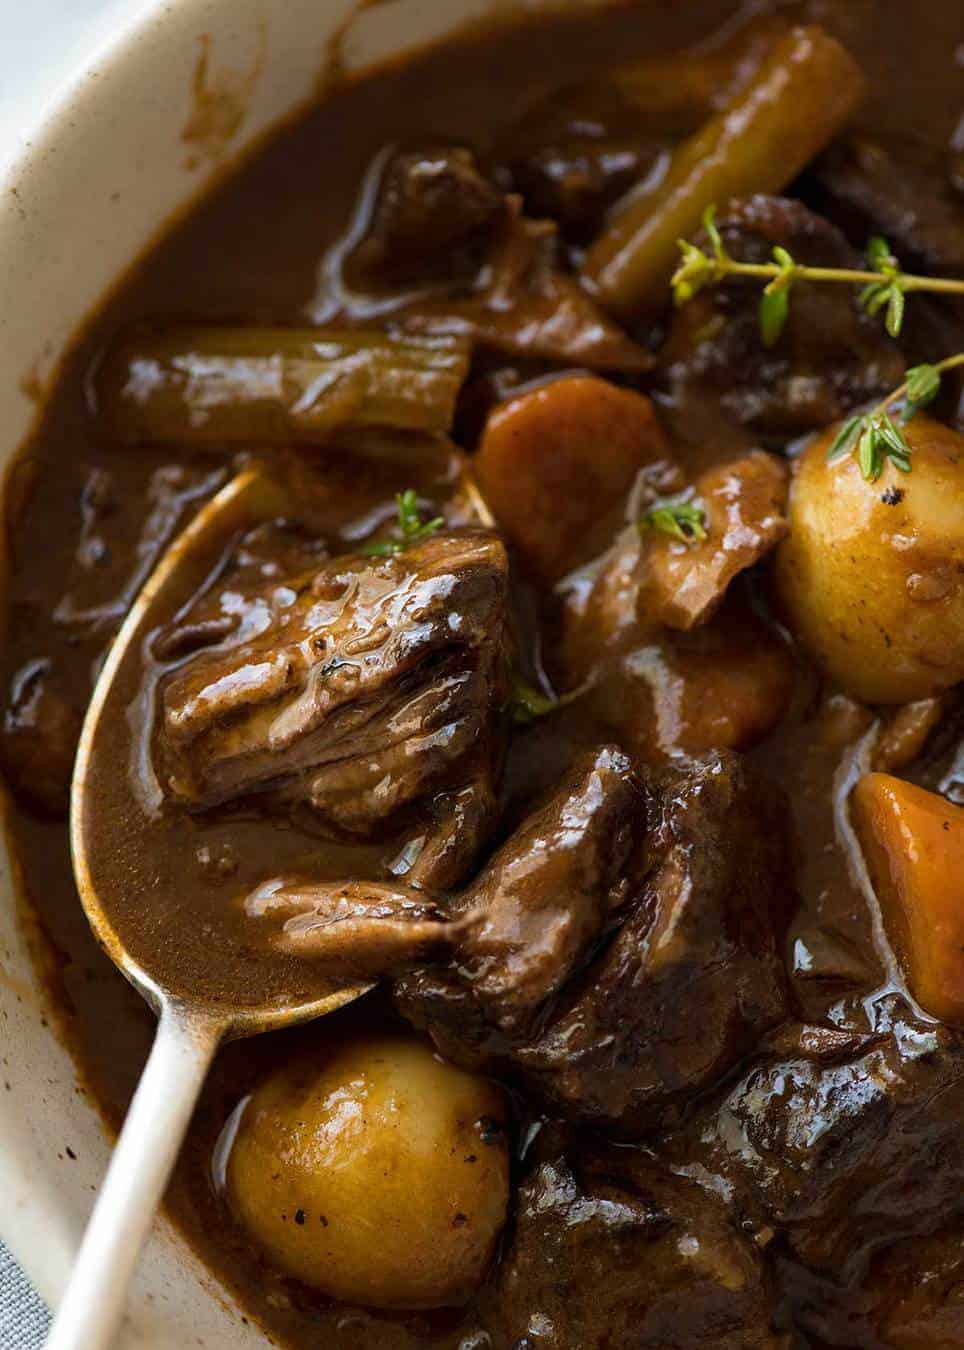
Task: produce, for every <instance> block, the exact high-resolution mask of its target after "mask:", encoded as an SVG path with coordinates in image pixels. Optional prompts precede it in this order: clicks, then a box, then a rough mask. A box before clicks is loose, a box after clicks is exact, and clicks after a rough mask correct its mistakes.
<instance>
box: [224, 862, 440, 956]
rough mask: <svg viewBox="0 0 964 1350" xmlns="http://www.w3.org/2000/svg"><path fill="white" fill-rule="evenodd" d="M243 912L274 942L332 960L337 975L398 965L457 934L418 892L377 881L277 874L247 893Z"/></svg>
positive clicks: (429, 951) (281, 946)
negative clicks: (327, 880) (305, 878)
mask: <svg viewBox="0 0 964 1350" xmlns="http://www.w3.org/2000/svg"><path fill="white" fill-rule="evenodd" d="M244 911H245V913H246V914H247V915H248V917H249V918H251V919H253V920H254V921H255V923H257V924H258V925H259V927H260V928H262V929H263V930H264V931H265V932H267V933H269V934H270V941H272V943H273V944H274V945H276V946H278V947H280V948H282V949H283V950H288V951H291V952H293V953H295V954H296V955H298V956H310V957H311V958H312V960H313V961H316V962H324V963H325V964H326V965H331V967H332V970H333V972H334V973H337V975H338V977H339V978H342V979H344V978H351V979H377V978H379V977H380V976H383V975H386V974H390V973H392V972H394V971H397V970H400V969H402V970H403V969H405V967H406V966H409V965H414V964H415V963H416V962H417V961H420V960H425V959H427V958H428V957H430V956H431V955H432V954H433V953H434V952H435V951H436V950H438V949H443V948H451V947H452V946H453V944H454V943H455V942H456V941H457V940H458V937H459V935H460V934H461V932H462V926H461V925H459V924H458V923H453V922H452V921H451V920H450V919H449V917H448V915H446V914H445V913H444V912H443V911H442V910H441V909H439V908H438V906H436V905H434V904H433V903H432V901H431V899H430V898H429V897H428V896H426V895H425V894H424V893H423V892H421V891H416V890H412V889H410V888H407V887H402V886H392V885H385V884H380V883H377V882H366V881H333V882H325V881H311V880H304V879H299V878H297V877H274V878H272V879H271V880H270V881H265V882H263V883H262V884H261V885H260V886H258V887H256V888H255V890H253V891H252V892H251V893H250V894H249V895H247V896H246V897H245V899H244Z"/></svg>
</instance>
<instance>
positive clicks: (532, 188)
mask: <svg viewBox="0 0 964 1350" xmlns="http://www.w3.org/2000/svg"><path fill="white" fill-rule="evenodd" d="M668 147H669V141H668V139H667V138H666V137H665V136H663V137H659V136H647V135H646V134H645V133H642V134H637V135H629V134H627V135H623V136H605V137H602V136H599V137H594V136H588V135H579V134H578V133H576V134H573V135H570V136H566V137H565V138H563V139H556V140H554V141H551V142H549V143H547V144H545V145H540V146H538V147H537V148H533V149H532V150H531V151H530V152H529V153H528V154H525V155H521V156H518V157H516V158H514V159H513V160H512V161H511V163H510V165H509V174H510V176H511V180H512V186H513V188H514V189H515V190H516V191H517V192H519V193H520V194H521V196H522V199H523V201H524V202H525V205H526V210H527V211H529V212H531V213H532V215H535V216H550V217H551V218H552V219H553V220H556V221H558V222H559V224H560V226H561V227H562V229H563V230H565V232H566V234H567V235H568V236H569V237H570V238H571V239H573V240H575V241H579V242H586V241H588V240H589V239H591V238H592V236H593V235H594V234H595V233H596V231H597V230H598V229H599V228H600V227H601V225H602V223H603V220H604V218H605V215H606V211H607V209H608V208H609V207H610V206H612V204H613V203H614V202H616V201H618V200H619V198H620V197H621V196H622V195H623V193H624V192H626V191H627V190H628V189H629V188H631V187H632V186H633V184H634V183H638V182H640V181H641V180H642V179H644V178H645V177H646V176H647V174H650V173H652V172H654V171H658V168H659V166H660V164H661V160H662V159H663V158H665V156H666V155H667V153H668Z"/></svg>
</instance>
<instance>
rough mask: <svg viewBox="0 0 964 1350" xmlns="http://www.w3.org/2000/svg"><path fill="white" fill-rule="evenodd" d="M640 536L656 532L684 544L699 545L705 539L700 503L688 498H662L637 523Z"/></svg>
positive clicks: (703, 512) (704, 519) (704, 515)
mask: <svg viewBox="0 0 964 1350" xmlns="http://www.w3.org/2000/svg"><path fill="white" fill-rule="evenodd" d="M637 528H638V529H639V532H640V534H648V533H649V531H650V530H656V531H658V532H659V533H660V534H668V535H670V536H671V537H672V538H674V539H680V540H682V542H683V543H684V544H701V543H702V542H703V540H704V539H705V538H706V511H705V510H704V509H703V504H702V502H699V501H695V500H694V499H693V498H688V497H662V498H660V500H659V501H656V502H654V503H653V505H652V506H651V507H650V508H649V510H648V511H647V512H646V513H645V514H644V515H643V516H642V517H641V518H640V520H639V521H638V522H637Z"/></svg>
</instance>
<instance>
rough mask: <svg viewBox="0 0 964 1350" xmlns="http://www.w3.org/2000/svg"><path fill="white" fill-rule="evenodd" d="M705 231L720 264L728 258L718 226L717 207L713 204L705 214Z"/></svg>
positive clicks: (703, 219) (703, 217)
mask: <svg viewBox="0 0 964 1350" xmlns="http://www.w3.org/2000/svg"><path fill="white" fill-rule="evenodd" d="M702 221H703V229H704V230H705V231H706V234H707V237H708V239H709V241H710V244H711V246H712V249H713V256H714V257H715V258H716V259H717V260H718V261H720V262H722V261H723V259H724V258H725V257H726V249H725V248H724V247H723V238H722V236H721V234H720V231H719V229H718V227H717V224H716V206H715V205H714V204H713V203H712V202H711V203H710V205H709V206H708V207H707V208H706V210H705V211H704V212H703V216H702Z"/></svg>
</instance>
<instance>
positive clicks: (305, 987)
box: [48, 469, 371, 1350]
mask: <svg viewBox="0 0 964 1350" xmlns="http://www.w3.org/2000/svg"><path fill="white" fill-rule="evenodd" d="M291 505H292V504H291V502H290V500H289V498H288V496H287V494H286V492H285V490H284V489H283V487H282V486H281V485H280V484H279V483H277V482H276V481H275V480H274V479H272V478H271V477H270V476H268V475H267V474H266V473H264V472H263V471H261V470H258V469H252V470H248V471H245V472H243V473H241V474H239V475H238V476H237V477H235V478H234V479H232V480H231V482H229V483H228V484H227V485H226V486H225V487H224V488H222V490H221V491H220V492H219V493H218V494H217V495H216V496H215V497H213V498H212V500H211V501H210V502H209V503H207V505H205V506H204V507H203V508H202V509H201V511H199V512H198V514H197V515H196V516H195V518H194V519H193V520H192V522H191V523H190V524H189V525H188V526H187V527H186V529H185V530H184V531H183V532H182V533H181V534H180V535H179V536H178V538H177V539H176V540H175V541H174V543H173V544H172V545H171V546H170V548H169V549H168V550H167V552H166V553H165V554H164V556H163V558H162V559H161V561H160V562H159V563H158V565H157V567H156V568H155V569H154V571H153V572H152V574H151V576H150V577H149V578H148V580H147V581H146V583H145V584H144V586H143V588H142V590H141V592H140V594H139V595H138V597H137V599H136V601H135V602H134V605H133V607H132V608H131V611H130V613H129V614H128V616H127V619H126V620H125V622H124V624H123V626H122V628H121V629H120V632H119V633H118V635H117V638H116V640H115V641H114V643H113V645H112V647H111V649H110V652H109V654H108V656H107V659H106V661H105V664H104V666H103V669H102V671H101V674H100V677H99V679H98V681H97V685H96V688H95V690H94V694H93V698H92V699H91V703H90V707H89V709H88V712H87V716H86V720H85V722H84V727H83V731H82V734H81V738H80V744H79V747H78V752H77V760H76V764H75V769H74V777H73V782H72V785H71V809H70V837H71V849H72V854H73V864H74V874H75V878H76V882H77V889H78V892H79V894H80V899H81V903H82V904H83V907H84V911H85V913H86V915H87V918H88V920H89V922H90V925H91V928H92V929H93V931H94V934H95V936H96V938H97V940H98V942H99V943H100V945H101V946H102V947H103V948H104V950H105V951H106V953H107V954H108V956H109V957H110V958H111V960H112V961H113V962H114V964H115V965H116V966H117V968H118V969H119V970H120V971H121V972H122V973H123V974H124V975H125V976H126V977H127V979H128V980H129V981H130V982H131V984H133V985H134V987H135V988H136V989H137V990H138V992H139V993H140V994H141V995H142V996H143V997H144V999H145V1000H146V1001H147V1002H148V1004H149V1005H150V1006H151V1008H152V1009H153V1010H154V1012H155V1013H156V1014H157V1015H158V1018H159V1023H158V1031H157V1036H156V1039H155V1042H154V1047H153V1049H152V1051H151V1055H150V1058H149V1060H148V1063H147V1066H146V1068H145V1070H144V1074H143V1076H142V1078H141V1081H140V1084H139V1086H138V1089H137V1092H136V1093H135V1096H134V1099H133V1101H132V1103H131V1107H130V1110H129V1112H128V1116H127V1119H126V1121H125V1123H124V1128H123V1130H122V1132H121V1135H120V1138H119V1140H118V1143H117V1147H116V1149H115V1151H114V1156H113V1158H112V1160H111V1165H110V1168H109V1171H108V1174H107V1178H106V1180H105V1182H104V1185H103V1187H102V1190H101V1193H100V1196H99V1198H98V1201H97V1204H96V1206H95V1209H94V1213H93V1215H92V1217H91V1221H90V1224H89V1226H88V1229H87V1232H86V1234H85V1236H84V1241H83V1244H82V1246H81V1250H80V1253H79V1256H78V1259H77V1263H76V1266H75V1268H74V1272H73V1274H72V1277H71V1281H70V1283H69V1285H68V1287H67V1291H66V1294H65V1296H64V1299H63V1302H62V1303H61V1306H60V1309H59V1311H58V1314H57V1317H56V1320H55V1322H54V1326H53V1329H52V1331H51V1335H50V1339H49V1341H48V1350H106V1347H107V1346H109V1345H110V1343H111V1340H112V1338H113V1336H114V1333H115V1331H116V1329H117V1326H118V1323H119V1321H120V1319H121V1317H122V1316H123V1311H124V1304H125V1293H126V1289H127V1284H128V1281H129V1278H130V1275H131V1273H132V1271H133V1267H134V1264H135V1262H136V1260H137V1256H138V1253H139V1251H140V1248H141V1245H142V1243H143V1240H144V1238H145V1236H146V1234H147V1230H148V1228H149V1226H150V1223H151V1220H152V1217H153V1215H154V1212H155V1210H156V1208H157V1206H158V1204H159V1202H160V1199H161V1196H162V1194H163V1190H164V1187H165V1185H166V1183H167V1180H168V1178H169V1176H170V1172H171V1169H172V1167H173V1165H174V1161H175V1158H176V1156H177V1152H178V1149H179V1147H180V1144H181V1141H182V1139H183V1137H184V1133H185V1131H186V1129H187V1126H188V1123H189V1121H190V1116H191V1112H192V1110H193V1108H194V1105H195V1103H196V1101H197V1098H198V1095H199V1093H200V1090H201V1087H202V1085H203V1082H204V1078H205V1076H206V1074H207V1070H208V1067H209V1065H210V1063H211V1060H212V1058H213V1056H214V1053H215V1051H216V1049H217V1047H218V1045H219V1044H221V1042H222V1041H224V1040H227V1039H234V1038H239V1037H244V1036H254V1035H257V1034H258V1033H260V1032H263V1031H273V1030H277V1029H280V1028H281V1027H286V1026H291V1025H293V1024H294V1023H298V1022H307V1021H311V1020H314V1019H316V1018H319V1017H323V1016H324V1015H325V1014H326V1013H329V1012H333V1011H335V1010H336V1009H337V1008H341V1007H343V1006H344V1005H345V1004H346V1003H349V1002H351V1001H352V1000H353V999H355V998H357V997H358V996H359V995H361V994H363V993H365V992H366V991H367V989H369V988H370V987H371V986H370V985H353V986H351V987H348V988H341V987H338V986H337V985H333V984H332V982H331V979H330V977H327V978H326V977H324V976H319V975H316V974H314V973H313V972H312V971H311V970H310V963H307V964H305V965H301V964H296V963H294V962H289V964H288V965H287V966H286V965H285V964H284V961H283V958H281V957H278V958H275V960H276V965H277V969H276V970H274V971H273V972H272V974H273V978H269V979H268V981H267V982H266V984H265V985H264V986H258V985H255V984H252V982H251V980H250V978H248V979H245V976H244V963H243V961H242V960H240V958H239V959H238V961H237V962H236V963H235V964H234V965H232V964H231V962H230V961H229V960H226V961H225V965H226V966H227V967H228V969H227V971H225V970H222V969H219V957H220V956H221V954H222V951H221V947H220V946H218V945H217V944H215V945H214V950H213V951H212V950H207V949H205V950H204V951H203V959H201V960H199V961H195V969H194V970H193V972H192V970H191V967H190V964H189V965H188V976H189V978H188V979H185V978H184V977H183V972H181V973H180V974H179V973H178V964H177V962H176V961H175V960H174V959H173V957H174V956H175V955H176V954H177V952H176V948H177V939H178V931H179V926H183V925H184V924H185V923H187V922H190V920H191V917H192V916H191V910H190V905H191V896H190V892H191V881H190V878H189V877H188V876H185V875H184V874H183V873H181V874H179V872H178V869H179V868H180V867H181V866H182V864H183V857H184V854H183V850H182V851H181V852H179V851H178V848H177V847H176V844H177V835H178V831H179V830H181V831H183V830H184V829H185V828H186V826H185V824H184V822H183V819H181V818H179V817H177V816H173V817H172V816H171V815H169V814H166V813H165V812H164V810H163V803H162V799H161V793H160V789H159V786H158V785H157V782H156V779H155V778H154V777H153V771H152V770H151V768H150V764H149V746H150V728H151V715H152V707H153V697H154V694H155V692H156V680H157V673H156V670H154V669H153V667H152V658H151V655H150V652H151V643H152V640H153V637H154V635H156V633H157V632H158V631H159V630H160V629H162V628H163V627H164V626H165V625H166V624H168V623H170V622H171V621H173V620H174V619H176V618H177V617H178V615H180V614H181V613H182V612H183V611H184V609H185V608H186V606H187V605H188V604H189V602H190V601H191V600H192V598H193V597H194V596H196V594H197V593H198V591H199V590H200V589H202V588H203V587H204V585H205V584H206V583H207V582H209V581H210V580H212V579H213V578H215V577H216V576H217V574H218V572H219V570H220V568H221V567H222V566H223V564H224V561H225V559H226V558H227V556H228V554H229V553H230V550H231V546H232V544H233V543H235V542H236V541H237V540H238V539H239V538H240V537H242V536H243V535H245V534H246V533H247V532H248V531H249V530H251V529H253V528H255V527H256V526H258V525H261V524H264V523H266V522H268V521H272V520H275V519H277V518H278V517H279V516H284V515H286V514H289V513H290V510H291ZM165 886H166V887H168V888H173V887H177V886H179V887H180V891H181V899H182V905H181V908H180V910H179V911H178V912H177V913H176V914H175V918H174V921H173V924H172V928H171V931H169V932H165V933H164V934H163V935H162V940H161V941H160V942H159V943H158V952H159V955H158V958H157V959H156V960H155V959H152V952H151V950H150V948H149V946H148V945H147V944H146V943H145V942H144V941H143V940H142V939H143V932H142V928H139V927H138V926H137V925H135V924H134V923H133V922H132V916H133V915H134V914H135V912H136V911H137V909H138V907H144V906H152V905H153V906H154V907H155V908H157V909H158V910H160V906H159V905H158V893H159V888H163V887H165ZM181 931H183V928H181ZM224 942H225V949H226V950H229V949H230V943H231V935H230V932H227V933H226V935H225V938H224ZM248 959H249V960H250V956H249V958H248Z"/></svg>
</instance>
